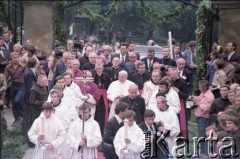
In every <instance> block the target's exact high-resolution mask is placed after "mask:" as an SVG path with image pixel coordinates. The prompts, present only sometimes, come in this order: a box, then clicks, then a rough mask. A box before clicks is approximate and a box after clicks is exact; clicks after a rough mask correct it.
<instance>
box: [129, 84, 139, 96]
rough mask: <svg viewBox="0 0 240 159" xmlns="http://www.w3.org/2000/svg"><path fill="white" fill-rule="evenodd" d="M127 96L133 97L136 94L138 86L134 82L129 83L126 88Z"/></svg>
mask: <svg viewBox="0 0 240 159" xmlns="http://www.w3.org/2000/svg"><path fill="white" fill-rule="evenodd" d="M128 94H129V98H131V99H134V98H136V96H137V94H138V86H137V85H136V84H131V85H130V86H129V88H128Z"/></svg>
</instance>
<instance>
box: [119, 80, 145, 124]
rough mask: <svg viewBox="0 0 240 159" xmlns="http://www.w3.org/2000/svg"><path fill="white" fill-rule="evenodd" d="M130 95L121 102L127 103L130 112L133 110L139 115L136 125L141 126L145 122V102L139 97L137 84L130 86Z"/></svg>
mask: <svg viewBox="0 0 240 159" xmlns="http://www.w3.org/2000/svg"><path fill="white" fill-rule="evenodd" d="M128 93H129V94H128V96H125V97H123V98H121V99H120V102H125V103H127V104H128V105H129V110H133V111H134V112H135V113H136V115H137V119H136V123H137V124H140V123H142V122H143V121H144V119H143V116H144V112H145V109H146V107H145V100H144V98H143V97H141V96H139V95H138V86H137V85H136V84H132V85H130V87H129V89H128Z"/></svg>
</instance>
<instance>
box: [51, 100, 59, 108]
mask: <svg viewBox="0 0 240 159" xmlns="http://www.w3.org/2000/svg"><path fill="white" fill-rule="evenodd" d="M51 103H52V102H51ZM52 104H53V103H52ZM60 104H61V99H60V100H59V103H58V104H56V105H55V104H53V106H54V107H57V106H59V105H60Z"/></svg>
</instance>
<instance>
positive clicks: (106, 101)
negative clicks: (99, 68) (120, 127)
mask: <svg viewBox="0 0 240 159" xmlns="http://www.w3.org/2000/svg"><path fill="white" fill-rule="evenodd" d="M99 92H100V96H103V101H104V105H105V120H104V121H105V122H104V127H105V126H106V124H107V122H108V99H107V91H106V90H105V89H99Z"/></svg>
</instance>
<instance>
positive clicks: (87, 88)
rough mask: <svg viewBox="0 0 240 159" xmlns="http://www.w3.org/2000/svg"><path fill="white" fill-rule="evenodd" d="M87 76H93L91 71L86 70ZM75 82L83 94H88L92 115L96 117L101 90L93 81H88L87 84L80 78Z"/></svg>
mask: <svg viewBox="0 0 240 159" xmlns="http://www.w3.org/2000/svg"><path fill="white" fill-rule="evenodd" d="M86 77H87V78H92V73H91V71H86ZM75 82H76V84H77V85H78V86H79V88H80V89H81V91H82V94H83V95H85V96H87V102H88V103H89V104H90V106H91V115H92V117H93V118H94V116H95V111H96V104H97V103H98V102H99V100H100V91H99V88H98V86H97V85H96V84H95V83H94V82H92V81H87V82H86V83H85V84H84V83H83V81H80V80H75Z"/></svg>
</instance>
